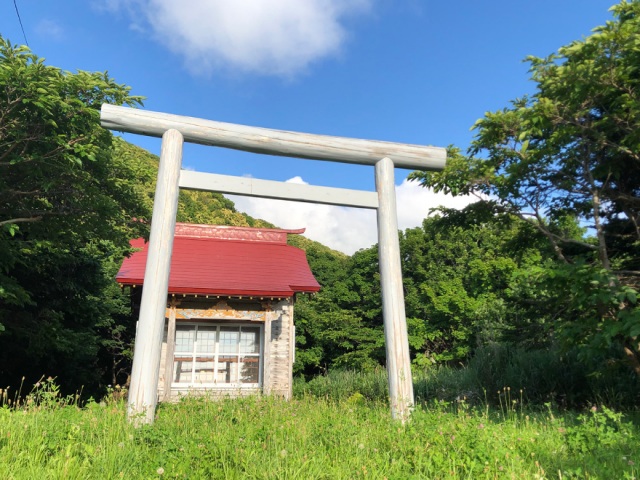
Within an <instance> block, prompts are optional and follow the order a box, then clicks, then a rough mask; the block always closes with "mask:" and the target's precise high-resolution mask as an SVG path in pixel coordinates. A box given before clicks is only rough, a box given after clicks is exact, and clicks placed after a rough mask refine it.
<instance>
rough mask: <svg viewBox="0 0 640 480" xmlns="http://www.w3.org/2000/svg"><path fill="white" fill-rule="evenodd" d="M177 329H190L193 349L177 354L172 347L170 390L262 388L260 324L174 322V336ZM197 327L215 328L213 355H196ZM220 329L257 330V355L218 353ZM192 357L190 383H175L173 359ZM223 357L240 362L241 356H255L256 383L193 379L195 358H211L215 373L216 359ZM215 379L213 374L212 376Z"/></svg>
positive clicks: (262, 358)
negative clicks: (192, 333)
mask: <svg viewBox="0 0 640 480" xmlns="http://www.w3.org/2000/svg"><path fill="white" fill-rule="evenodd" d="M179 327H192V329H193V330H194V331H195V333H194V340H193V349H192V351H191V352H177V351H176V347H174V352H173V359H172V360H173V362H174V368H173V372H172V375H171V377H172V378H171V388H173V389H185V388H207V389H233V390H238V389H251V390H253V389H257V388H262V383H263V375H264V342H265V338H264V325H263V324H262V323H257V322H229V321H224V320H221V321H203V322H176V333H175V334H176V335H177V332H178V328H179ZM198 327H215V328H216V341H215V343H216V346H215V352H214V353H198V352H197V329H198ZM221 327H235V328H239V329H240V331H242V327H251V328H258V331H259V333H258V335H259V340H258V346H259V353H257V354H243V353H240V352H239V351H238V352H236V353H224V352H220V328H221ZM188 355H190V356H191V357H192V360H191V363H192V366H191V381H190V382H176V381H175V377H176V371H175V358H176V357H177V356H188ZM225 356H236V357H237V361H238V362H239V361H240V357H241V356H255V357H257V358H258V359H259V360H258V383H241V382H237V381H236V382H231V383H219V382H216V381H214V382H197V381H194V379H195V368H196V363H197V362H196V357H211V358H213V359H214V371H217V369H218V368H219V367H218V365H219V364H218V358H219V357H225ZM214 378H215V374H214Z"/></svg>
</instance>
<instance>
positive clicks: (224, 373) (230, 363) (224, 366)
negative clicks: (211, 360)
mask: <svg viewBox="0 0 640 480" xmlns="http://www.w3.org/2000/svg"><path fill="white" fill-rule="evenodd" d="M237 381H238V357H236V356H222V355H221V356H220V357H219V358H218V369H217V371H216V382H217V383H235V382H237Z"/></svg>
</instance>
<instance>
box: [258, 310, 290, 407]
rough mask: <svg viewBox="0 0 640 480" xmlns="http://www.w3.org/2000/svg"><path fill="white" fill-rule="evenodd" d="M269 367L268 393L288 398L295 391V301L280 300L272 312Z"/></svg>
mask: <svg viewBox="0 0 640 480" xmlns="http://www.w3.org/2000/svg"><path fill="white" fill-rule="evenodd" d="M270 316H271V318H270V320H267V321H269V322H270V327H271V328H270V334H269V336H268V337H266V338H265V341H266V342H269V352H268V362H267V368H268V371H269V385H267V388H266V389H265V390H266V393H269V394H273V395H281V396H283V397H284V398H286V399H287V400H288V399H290V398H291V395H292V393H293V386H292V382H293V349H294V348H295V342H294V340H293V302H292V301H291V300H290V299H287V300H283V301H281V302H279V303H278V304H277V305H276V306H275V308H274V309H273V311H272V312H271V315H270Z"/></svg>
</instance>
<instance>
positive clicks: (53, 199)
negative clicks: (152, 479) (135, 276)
mask: <svg viewBox="0 0 640 480" xmlns="http://www.w3.org/2000/svg"><path fill="white" fill-rule="evenodd" d="M0 89H1V91H2V94H1V95H0V172H1V174H0V248H1V249H2V255H0V324H1V325H2V328H3V329H4V331H3V332H2V333H0V382H2V383H3V384H4V385H7V384H15V383H16V382H18V381H19V379H20V377H21V376H23V375H24V376H27V378H28V379H29V380H32V379H33V378H36V379H37V377H39V376H40V375H42V374H47V375H57V376H59V377H60V379H61V381H62V382H63V383H64V385H65V386H66V387H67V388H68V389H77V388H80V387H81V386H82V385H83V384H84V385H86V386H87V387H89V388H95V387H97V385H98V384H99V383H100V381H101V378H102V375H103V374H104V373H105V372H104V371H103V370H102V369H101V366H100V365H99V363H98V354H99V352H100V351H101V349H103V348H104V347H105V346H106V345H105V343H104V341H103V340H104V338H105V336H104V333H105V329H107V330H109V331H110V327H109V323H110V322H111V321H112V317H111V313H112V311H111V309H112V308H115V305H114V304H113V303H112V302H111V300H112V299H110V298H106V297H105V295H104V292H105V291H106V289H107V288H108V287H109V285H111V284H112V282H113V277H112V275H113V271H112V269H109V268H108V264H109V262H111V263H114V262H117V261H118V260H119V259H121V258H122V256H123V255H125V254H126V253H127V252H128V251H129V244H128V242H129V239H130V238H133V237H136V236H140V235H144V234H145V232H146V226H145V224H144V222H142V221H140V220H144V219H145V218H148V217H149V210H148V205H147V204H146V203H145V199H144V189H143V188H141V186H140V184H139V183H138V180H137V175H138V174H139V173H140V168H139V167H140V166H139V165H138V164H136V163H131V162H129V161H128V160H129V159H128V158H127V157H126V156H123V155H118V154H116V151H115V147H114V141H113V140H114V139H113V136H112V134H111V133H110V132H108V131H107V130H105V129H103V128H101V127H100V122H99V116H100V106H101V105H102V103H113V104H126V105H136V104H139V103H140V100H141V98H140V97H135V96H131V95H130V93H129V87H126V86H124V85H119V84H117V83H116V82H115V81H114V80H113V79H111V78H110V77H109V75H108V74H107V73H106V72H105V73H89V72H82V71H80V72H77V73H69V72H63V71H61V70H60V69H58V68H55V67H51V66H48V65H45V63H44V61H43V60H42V59H41V58H38V57H37V56H36V55H34V54H33V53H31V52H30V51H29V50H28V49H27V48H26V47H19V46H14V45H12V44H11V43H10V42H9V41H7V40H6V39H4V38H2V37H0Z"/></svg>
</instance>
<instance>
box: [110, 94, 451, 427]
mask: <svg viewBox="0 0 640 480" xmlns="http://www.w3.org/2000/svg"><path fill="white" fill-rule="evenodd" d="M100 118H101V124H102V126H103V127H105V128H108V129H110V130H116V131H121V132H128V133H136V134H140V135H149V136H154V137H161V138H162V147H161V152H160V165H159V169H158V181H157V184H156V193H155V198H154V204H153V215H152V219H151V233H150V237H149V247H148V257H147V264H146V269H145V275H144V290H143V293H142V299H141V304H140V317H139V320H138V329H137V332H136V340H135V348H134V355H133V367H132V372H131V384H130V388H129V400H128V414H129V419H130V420H133V421H135V422H136V423H153V420H154V416H155V410H156V405H157V401H158V398H157V396H158V394H157V390H158V365H159V362H160V352H161V347H162V336H163V328H164V318H165V311H166V306H167V305H166V302H167V292H168V284H169V269H170V260H171V252H172V248H173V240H174V231H175V224H176V213H177V208H178V192H179V189H180V188H187V189H195V190H207V191H212V192H219V193H227V194H235V195H246V196H254V197H262V198H276V199H282V200H293V201H299V202H309V203H323V204H328V205H341V206H348V207H358V208H369V209H375V210H376V212H377V224H378V255H379V264H380V283H381V287H382V313H383V321H384V334H385V346H386V358H387V372H388V375H389V403H390V405H391V415H392V417H393V418H395V419H399V420H401V421H405V420H406V419H407V418H408V417H409V415H410V413H411V408H412V407H413V404H414V396H413V383H412V377H411V360H410V358H409V341H408V336H407V321H406V315H405V306H404V294H403V289H402V271H401V268H400V245H399V241H398V219H397V208H396V196H395V179H394V168H395V167H399V168H408V169H414V170H440V169H442V168H444V166H445V163H446V150H445V149H444V148H440V147H431V146H422V145H409V144H402V143H392V142H381V141H375V140H360V139H352V138H344V137H331V136H324V135H314V134H306V133H299V132H289V131H283V130H272V129H267V128H258V127H248V126H244V125H236V124H230V123H222V122H215V121H211V120H203V119H199V118H193V117H184V116H180V115H171V114H165V113H158V112H150V111H145V110H139V109H133V108H127V107H120V106H114V105H108V104H104V105H102V111H101V115H100ZM184 142H191V143H198V144H202V145H210V146H216V147H225V148H232V149H236V150H244V151H248V152H254V153H261V154H267V155H277V156H286V157H296V158H302V159H313V160H327V161H333V162H343V163H354V164H360V165H371V166H373V167H374V170H375V185H376V191H375V192H367V191H361V190H349V189H341V188H331V187H318V186H311V185H297V184H289V183H284V182H275V181H267V180H257V179H253V178H241V177H233V176H224V175H216V174H211V173H201V172H193V171H186V170H181V166H182V149H183V144H184Z"/></svg>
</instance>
